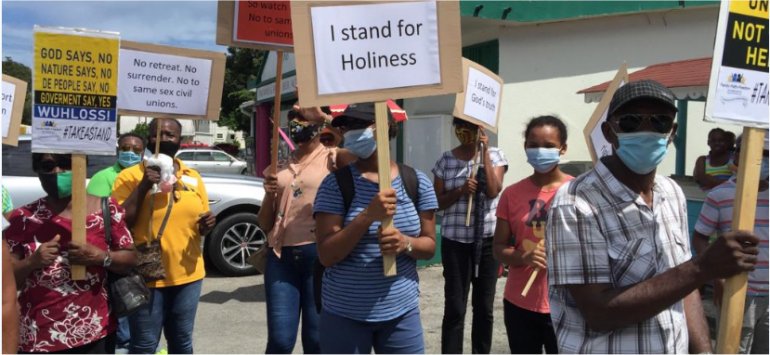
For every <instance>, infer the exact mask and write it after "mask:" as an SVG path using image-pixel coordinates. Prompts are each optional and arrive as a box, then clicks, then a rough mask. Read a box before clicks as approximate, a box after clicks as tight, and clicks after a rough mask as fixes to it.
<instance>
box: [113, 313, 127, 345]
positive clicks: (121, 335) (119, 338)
mask: <svg viewBox="0 0 770 355" xmlns="http://www.w3.org/2000/svg"><path fill="white" fill-rule="evenodd" d="M130 340H131V329H130V328H129V327H128V317H120V318H118V331H117V332H115V348H117V349H128V342H129V341H130Z"/></svg>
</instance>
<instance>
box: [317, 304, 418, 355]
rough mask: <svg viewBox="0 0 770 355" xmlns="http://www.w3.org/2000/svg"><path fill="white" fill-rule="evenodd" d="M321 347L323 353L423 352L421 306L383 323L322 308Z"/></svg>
mask: <svg viewBox="0 0 770 355" xmlns="http://www.w3.org/2000/svg"><path fill="white" fill-rule="evenodd" d="M321 325H322V327H321V350H322V351H323V353H324V354H371V353H372V348H374V352H375V353H376V354H422V353H425V339H424V338H423V332H422V323H421V322H420V307H415V308H414V309H412V310H410V311H408V312H406V313H405V314H404V315H402V316H400V317H398V318H395V319H392V320H389V321H385V322H361V321H357V320H353V319H350V318H345V317H342V316H338V315H336V314H334V313H330V312H328V311H326V310H322V311H321Z"/></svg>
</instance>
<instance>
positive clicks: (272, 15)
mask: <svg viewBox="0 0 770 355" xmlns="http://www.w3.org/2000/svg"><path fill="white" fill-rule="evenodd" d="M289 4H290V3H289V1H288V0H273V1H247V0H237V1H233V0H220V1H219V3H218V4H217V39H216V42H217V44H220V45H223V46H232V47H241V48H254V49H263V50H280V51H288V52H291V51H292V45H293V44H294V35H293V34H292V28H291V9H290V5H289Z"/></svg>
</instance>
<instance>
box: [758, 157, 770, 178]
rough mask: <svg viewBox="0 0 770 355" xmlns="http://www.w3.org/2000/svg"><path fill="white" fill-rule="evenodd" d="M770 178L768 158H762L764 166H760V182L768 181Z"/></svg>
mask: <svg viewBox="0 0 770 355" xmlns="http://www.w3.org/2000/svg"><path fill="white" fill-rule="evenodd" d="M767 178H768V171H767V157H764V158H762V165H760V166H759V180H760V181H762V180H767Z"/></svg>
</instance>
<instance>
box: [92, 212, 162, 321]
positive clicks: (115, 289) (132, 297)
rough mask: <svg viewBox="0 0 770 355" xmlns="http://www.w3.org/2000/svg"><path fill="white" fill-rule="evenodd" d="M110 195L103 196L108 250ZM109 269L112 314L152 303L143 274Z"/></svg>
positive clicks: (110, 242) (123, 312) (124, 312)
mask: <svg viewBox="0 0 770 355" xmlns="http://www.w3.org/2000/svg"><path fill="white" fill-rule="evenodd" d="M108 199H109V198H108V197H102V214H103V216H104V239H106V241H107V250H110V246H111V245H112V218H111V217H110V205H109V202H108ZM106 271H107V291H108V297H109V300H110V308H111V309H112V314H114V315H115V316H117V317H125V316H128V315H130V314H131V313H134V312H135V311H136V310H138V309H139V308H140V307H142V306H144V305H146V304H148V303H150V297H151V296H150V295H151V293H150V289H149V288H147V284H145V283H144V279H143V278H142V276H141V275H139V274H137V273H136V272H134V271H133V270H132V271H131V272H130V273H129V274H128V275H119V274H116V273H114V272H111V271H109V270H106Z"/></svg>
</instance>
